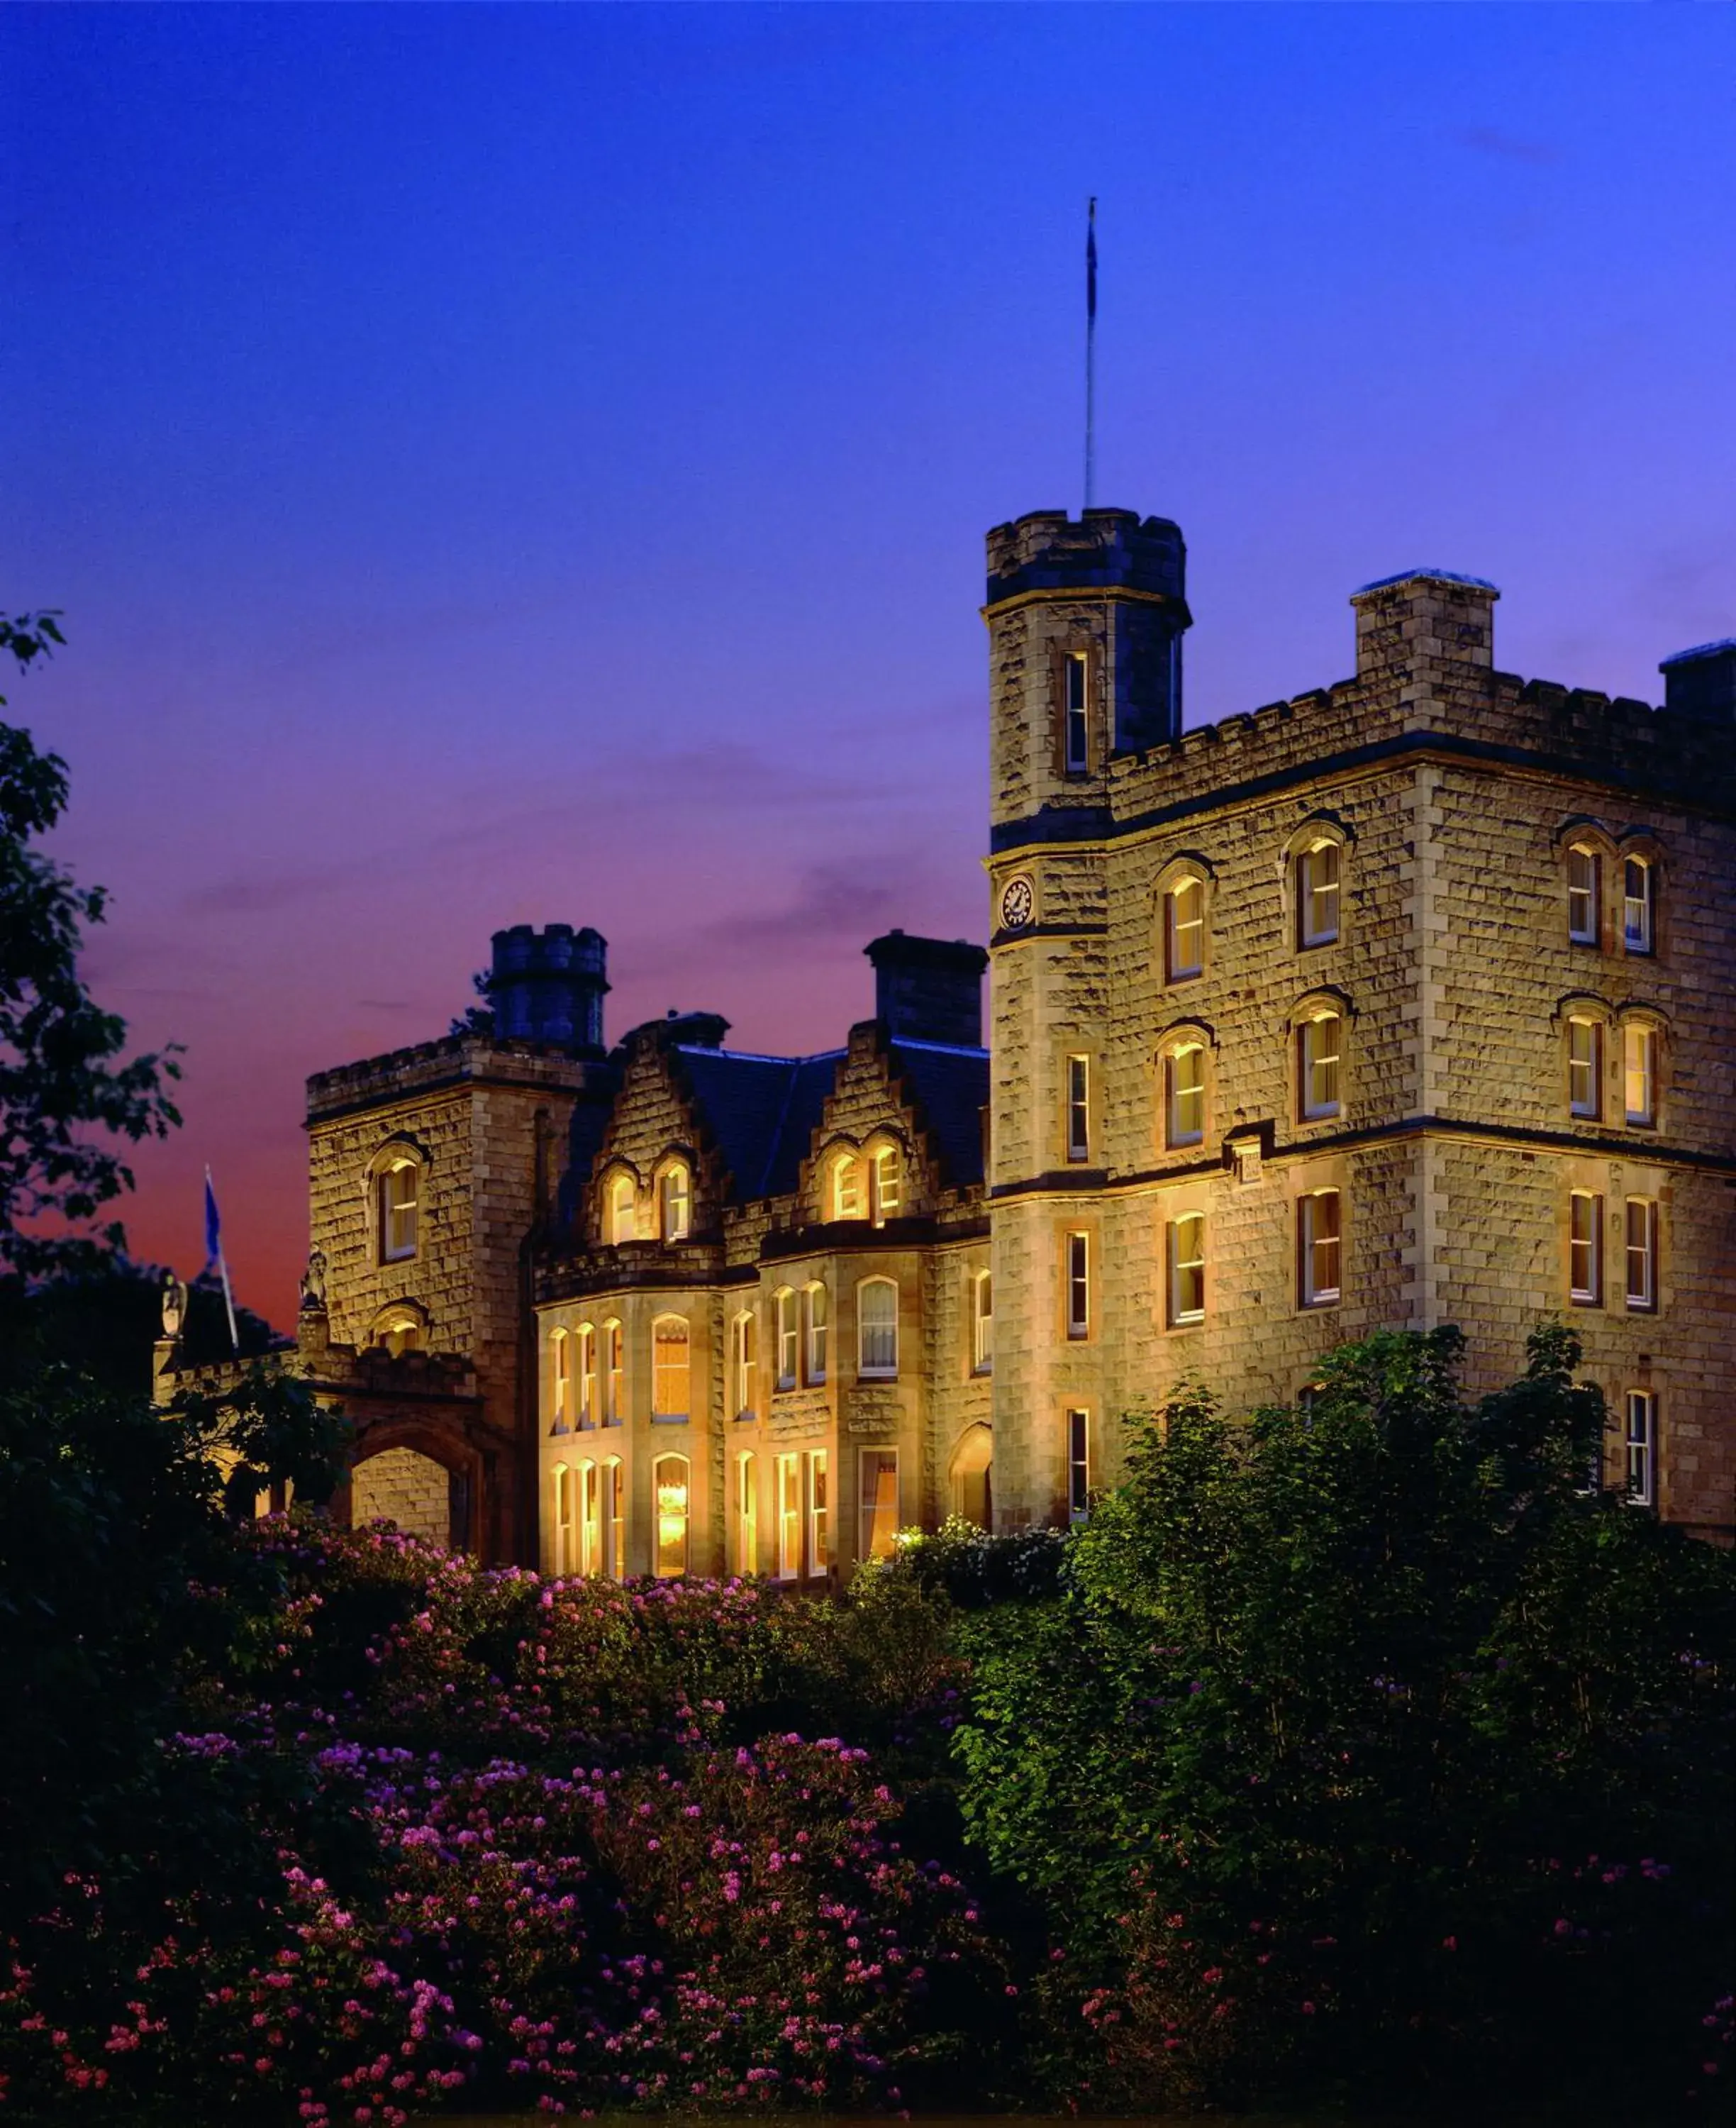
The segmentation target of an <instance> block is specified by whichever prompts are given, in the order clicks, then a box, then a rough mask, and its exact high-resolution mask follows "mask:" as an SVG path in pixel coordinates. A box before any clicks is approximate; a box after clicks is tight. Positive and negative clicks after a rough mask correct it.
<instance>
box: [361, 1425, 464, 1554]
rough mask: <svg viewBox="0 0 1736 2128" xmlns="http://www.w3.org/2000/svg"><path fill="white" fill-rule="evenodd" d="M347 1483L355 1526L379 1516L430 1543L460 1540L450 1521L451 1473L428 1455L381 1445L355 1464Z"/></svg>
mask: <svg viewBox="0 0 1736 2128" xmlns="http://www.w3.org/2000/svg"><path fill="white" fill-rule="evenodd" d="M349 1488H350V1490H349V1501H350V1506H349V1517H350V1521H351V1522H352V1523H353V1525H354V1527H357V1528H358V1529H359V1528H361V1527H363V1524H365V1523H368V1522H382V1521H383V1522H395V1523H396V1525H397V1527H399V1528H400V1529H401V1530H402V1531H403V1532H405V1534H406V1536H407V1537H424V1538H425V1539H426V1540H427V1541H428V1542H429V1543H430V1544H438V1545H440V1546H443V1547H448V1548H449V1547H451V1546H453V1544H454V1543H462V1533H461V1532H458V1531H455V1530H454V1528H453V1497H452V1494H453V1475H452V1473H451V1472H450V1471H449V1470H448V1469H447V1467H446V1465H444V1464H443V1463H436V1462H435V1461H434V1458H433V1456H424V1455H422V1454H421V1453H420V1451H418V1450H416V1449H414V1448H382V1450H381V1451H379V1453H378V1454H377V1455H375V1456H367V1457H365V1458H364V1459H363V1461H361V1462H359V1463H358V1464H357V1465H355V1467H354V1469H353V1470H352V1471H351V1473H350V1480H349Z"/></svg>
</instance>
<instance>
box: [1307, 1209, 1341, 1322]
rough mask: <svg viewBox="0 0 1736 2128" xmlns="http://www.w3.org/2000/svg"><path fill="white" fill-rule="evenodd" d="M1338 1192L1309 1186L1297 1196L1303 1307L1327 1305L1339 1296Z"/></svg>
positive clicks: (1339, 1227)
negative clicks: (1305, 1192) (1304, 1192)
mask: <svg viewBox="0 0 1736 2128" xmlns="http://www.w3.org/2000/svg"><path fill="white" fill-rule="evenodd" d="M1341 1222H1342V1214H1341V1208H1340V1198H1339V1193H1338V1192H1337V1190H1311V1191H1310V1192H1309V1194H1308V1195H1307V1196H1305V1197H1298V1198H1297V1200H1296V1263H1297V1300H1298V1302H1299V1303H1300V1304H1301V1305H1302V1307H1304V1308H1330V1306H1331V1305H1332V1304H1333V1303H1334V1302H1335V1300H1336V1299H1338V1296H1339V1290H1340V1278H1341V1276H1342V1272H1341V1270H1340V1263H1341V1260H1342V1255H1343V1248H1344V1229H1343V1225H1342V1223H1341Z"/></svg>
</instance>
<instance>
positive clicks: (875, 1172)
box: [869, 1145, 904, 1227]
mask: <svg viewBox="0 0 1736 2128" xmlns="http://www.w3.org/2000/svg"><path fill="white" fill-rule="evenodd" d="M869 1183H870V1187H871V1188H872V1190H873V1192H874V1210H873V1217H874V1223H875V1226H877V1227H884V1226H885V1223H886V1222H887V1221H888V1220H889V1219H891V1218H896V1217H897V1216H898V1212H899V1207H900V1205H902V1204H903V1203H904V1176H903V1173H902V1171H901V1170H900V1169H899V1157H898V1148H897V1147H896V1146H890V1145H883V1146H880V1147H876V1149H875V1155H874V1159H873V1161H872V1162H871V1163H870V1169H869Z"/></svg>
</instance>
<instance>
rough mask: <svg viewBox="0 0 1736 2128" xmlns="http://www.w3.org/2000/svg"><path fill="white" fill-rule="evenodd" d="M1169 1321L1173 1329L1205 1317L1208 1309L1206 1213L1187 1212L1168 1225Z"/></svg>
mask: <svg viewBox="0 0 1736 2128" xmlns="http://www.w3.org/2000/svg"><path fill="white" fill-rule="evenodd" d="M1166 1242H1167V1247H1166V1250H1165V1253H1166V1255H1167V1256H1168V1258H1169V1279H1168V1285H1169V1327H1170V1328H1171V1329H1172V1330H1174V1329H1178V1328H1180V1327H1181V1326H1182V1325H1183V1323H1198V1322H1202V1321H1203V1319H1204V1318H1205V1313H1206V1215H1205V1214H1204V1213H1203V1212H1184V1213H1183V1214H1182V1216H1181V1218H1179V1219H1171V1220H1170V1221H1169V1224H1168V1227H1167V1229H1166Z"/></svg>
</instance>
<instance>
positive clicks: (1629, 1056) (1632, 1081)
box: [1621, 1026, 1658, 1124]
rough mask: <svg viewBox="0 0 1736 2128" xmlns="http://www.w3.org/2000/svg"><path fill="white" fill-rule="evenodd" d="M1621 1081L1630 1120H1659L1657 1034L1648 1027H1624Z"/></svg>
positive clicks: (1653, 1121)
mask: <svg viewBox="0 0 1736 2128" xmlns="http://www.w3.org/2000/svg"><path fill="white" fill-rule="evenodd" d="M1621 1063H1622V1074H1621V1076H1622V1081H1623V1085H1624V1086H1625V1104H1626V1109H1627V1119H1628V1121H1629V1123H1642V1124H1650V1123H1656V1122H1657V1120H1658V1037H1657V1034H1656V1033H1654V1032H1653V1029H1652V1028H1649V1027H1631V1026H1630V1027H1625V1028H1623V1029H1622V1034H1621Z"/></svg>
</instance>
